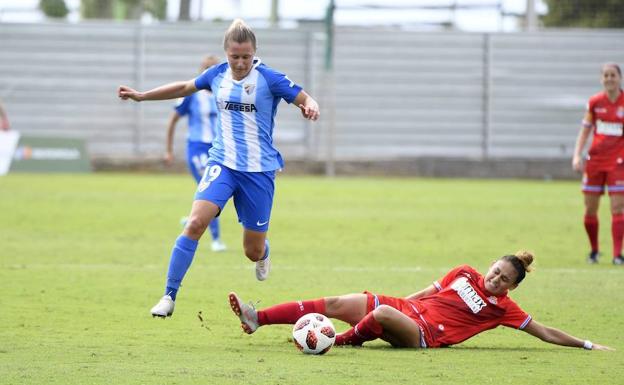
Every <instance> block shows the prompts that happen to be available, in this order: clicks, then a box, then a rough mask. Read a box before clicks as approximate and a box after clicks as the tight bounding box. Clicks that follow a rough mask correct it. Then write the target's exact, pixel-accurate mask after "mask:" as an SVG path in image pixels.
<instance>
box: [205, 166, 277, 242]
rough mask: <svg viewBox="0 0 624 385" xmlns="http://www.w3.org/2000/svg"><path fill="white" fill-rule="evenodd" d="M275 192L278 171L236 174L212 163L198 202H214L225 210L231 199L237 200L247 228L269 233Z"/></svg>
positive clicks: (240, 214) (240, 220)
mask: <svg viewBox="0 0 624 385" xmlns="http://www.w3.org/2000/svg"><path fill="white" fill-rule="evenodd" d="M274 191H275V171H265V172H243V171H236V170H232V169H231V168H227V167H225V166H224V165H222V164H221V163H218V162H215V161H212V160H211V161H210V162H208V167H207V168H206V171H205V173H204V176H203V178H202V180H201V181H200V182H199V185H198V186H197V192H196V193H195V200H204V201H209V202H212V203H214V204H216V205H217V206H219V209H221V210H223V208H224V207H225V204H226V203H227V201H228V200H229V199H230V197H234V207H235V208H236V213H237V214H238V221H239V222H240V223H241V224H242V225H243V227H244V228H245V229H247V230H253V231H260V232H266V231H268V230H269V220H270V219H271V208H272V207H273V192H274Z"/></svg>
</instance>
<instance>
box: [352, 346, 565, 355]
mask: <svg viewBox="0 0 624 385" xmlns="http://www.w3.org/2000/svg"><path fill="white" fill-rule="evenodd" d="M340 349H365V350H369V349H370V350H384V351H392V352H405V351H409V352H428V351H448V352H452V351H458V352H462V351H464V352H465V351H470V352H479V351H482V352H487V353H492V352H505V353H512V352H518V353H523V352H526V353H529V352H530V353H538V352H552V351H556V350H561V349H562V347H557V346H552V347H551V346H544V347H504V346H451V347H446V348H435V349H417V348H395V347H393V346H392V345H370V346H364V347H361V348H360V347H345V348H340Z"/></svg>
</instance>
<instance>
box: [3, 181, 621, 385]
mask: <svg viewBox="0 0 624 385" xmlns="http://www.w3.org/2000/svg"><path fill="white" fill-rule="evenodd" d="M193 192H194V185H193V183H192V181H191V180H190V178H189V177H188V176H186V175H176V176H163V175H137V174H95V175H40V174H16V175H9V176H6V177H3V178H1V179H0V281H1V282H2V283H3V285H2V286H3V288H2V292H1V295H0V325H1V326H2V327H1V328H0V382H1V383H2V384H55V383H56V384H104V383H106V384H146V383H155V384H319V383H320V384H332V385H333V384H405V383H424V384H428V383H435V384H461V383H470V384H487V383H497V384H498V383H512V384H514V383H515V384H526V383H530V384H586V383H593V384H608V383H613V384H616V383H620V384H621V383H622V378H624V368H623V366H622V364H621V363H622V362H623V361H624V338H623V337H622V330H624V321H623V319H624V294H623V284H624V267H621V266H619V267H618V266H612V265H611V264H610V262H609V260H610V253H611V245H610V232H609V228H610V217H609V213H608V204H606V203H607V202H606V200H605V201H604V202H603V207H602V209H601V237H600V240H601V246H602V249H603V254H604V256H603V260H602V261H601V264H599V265H597V266H589V265H587V264H585V261H584V257H585V255H586V252H587V251H588V246H587V240H586V236H585V233H584V231H583V228H582V222H581V217H582V197H581V194H580V192H579V184H578V183H577V182H541V181H493V180H487V181H483V180H428V179H424V180H423V179H387V178H366V179H363V178H353V179H351V178H338V179H333V180H329V179H323V178H313V177H285V176H281V177H278V179H277V189H276V202H275V205H274V210H273V217H272V220H271V229H270V233H269V238H270V240H271V247H272V249H271V250H272V254H271V257H272V261H273V270H272V273H271V277H270V279H269V280H268V281H266V282H257V281H256V280H255V278H254V271H253V266H254V265H253V264H252V263H250V262H248V261H247V260H246V258H244V256H243V254H242V247H241V229H240V225H239V224H238V223H237V221H236V219H235V215H234V211H233V206H232V204H231V202H230V203H229V204H228V207H227V208H226V210H225V212H224V214H223V216H222V232H223V238H224V241H225V242H226V244H227V245H228V247H229V250H228V251H227V252H225V253H220V254H215V253H212V252H211V251H210V247H209V244H210V243H209V242H208V238H205V239H204V241H203V242H202V243H200V247H199V249H198V252H197V254H196V257H195V260H194V262H193V266H192V267H191V269H190V270H189V273H188V274H187V277H186V279H185V281H184V287H183V288H182V289H181V290H180V293H179V296H178V301H177V304H176V306H177V308H176V312H175V315H174V316H173V317H172V318H171V319H167V320H160V319H152V318H151V316H150V315H149V308H150V307H151V306H152V305H153V304H154V303H155V302H156V301H157V300H158V298H159V297H160V296H161V295H162V290H163V285H164V280H165V274H166V270H167V266H168V259H169V253H170V250H171V247H172V245H173V242H174V239H175V238H176V236H177V235H178V234H179V232H180V231H181V228H180V224H179V219H180V217H181V216H183V215H186V214H187V213H188V211H189V209H190V203H191V201H192V197H193ZM521 248H526V249H530V250H532V251H534V252H535V253H536V255H537V260H536V265H537V266H536V267H537V270H536V271H535V272H534V273H531V274H529V275H528V277H527V279H526V280H525V281H524V282H523V283H522V284H521V286H520V287H519V288H518V289H517V290H516V291H515V292H512V297H513V298H514V299H515V300H516V301H517V302H518V303H519V304H520V305H521V306H522V307H523V308H524V309H525V310H526V311H527V312H529V313H530V314H531V315H532V316H533V317H534V318H535V319H536V320H538V321H541V322H543V323H545V324H547V325H550V326H555V327H559V328H561V329H563V330H566V331H568V332H570V333H572V334H574V335H576V336H578V337H581V338H589V339H591V340H593V341H595V342H599V343H603V344H607V345H611V346H612V347H615V348H617V349H618V351H617V352H614V353H604V352H588V351H583V350H581V349H571V348H563V347H558V346H554V345H549V344H545V343H543V342H541V341H539V340H537V339H535V338H533V337H531V336H530V335H528V334H526V333H524V332H518V331H514V330H511V329H507V328H498V329H496V330H493V331H489V332H485V333H483V334H481V335H478V336H477V337H475V338H473V339H471V340H469V341H467V342H465V343H463V344H460V345H457V346H455V347H451V348H447V349H432V350H405V349H393V348H391V347H390V346H389V345H387V344H385V343H383V342H381V341H376V342H373V343H368V344H366V345H365V347H364V348H334V349H332V350H331V351H330V352H329V353H328V354H327V355H325V356H318V357H317V356H305V355H303V354H301V353H299V352H298V351H297V350H296V348H295V347H294V345H293V344H292V342H291V341H290V340H289V338H290V335H291V328H290V326H274V327H266V328H261V329H260V330H259V331H258V332H256V334H254V335H253V336H248V335H245V334H243V332H242V331H241V330H240V328H239V326H238V320H237V318H235V317H234V316H233V315H232V314H231V311H230V309H229V306H228V303H227V293H228V292H229V291H231V290H235V291H237V292H238V293H239V294H240V295H241V296H242V297H243V298H244V299H246V300H247V299H250V300H251V299H253V300H261V303H260V307H263V306H267V305H271V304H275V303H277V302H283V301H287V300H295V299H305V298H317V297H320V296H327V295H335V294H344V293H350V292H361V291H363V290H371V291H374V292H378V293H384V294H389V295H396V296H401V295H407V294H409V293H412V292H414V291H417V290H419V289H421V288H423V287H425V286H427V285H429V284H430V283H431V281H432V280H434V279H437V278H439V277H441V276H442V275H443V274H444V273H445V272H446V271H447V270H449V269H450V268H452V267H454V266H456V265H458V264H462V263H469V264H471V265H473V266H475V267H476V268H477V269H479V270H480V271H482V272H485V271H486V269H487V267H488V266H489V264H490V263H491V262H492V261H493V260H494V259H495V258H496V257H498V256H500V255H502V254H505V253H513V252H515V251H516V250H518V249H521ZM200 312H201V318H202V319H203V321H200V319H199V317H198V314H199V313H200ZM336 326H337V328H338V330H339V331H342V330H344V329H345V325H344V324H341V323H336Z"/></svg>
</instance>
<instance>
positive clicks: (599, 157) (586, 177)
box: [572, 63, 624, 265]
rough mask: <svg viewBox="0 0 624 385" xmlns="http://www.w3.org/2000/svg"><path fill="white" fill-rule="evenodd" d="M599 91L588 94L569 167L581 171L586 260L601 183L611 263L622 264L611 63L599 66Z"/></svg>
mask: <svg viewBox="0 0 624 385" xmlns="http://www.w3.org/2000/svg"><path fill="white" fill-rule="evenodd" d="M601 74H602V76H601V83H602V86H603V87H604V90H603V91H602V92H599V93H597V94H596V95H594V96H592V97H591V98H589V103H587V111H586V112H585V117H584V119H583V126H582V127H581V129H580V131H579V134H578V137H577V139H576V146H575V148H574V157H573V158H572V167H573V168H574V170H576V171H579V172H583V194H584V196H585V218H584V224H585V231H586V232H587V236H588V237H589V242H590V245H591V252H590V253H589V257H588V259H587V261H588V262H589V263H598V251H599V248H598V206H599V204H600V196H601V195H602V194H604V190H605V185H606V186H607V189H608V191H609V198H610V201H611V237H612V240H613V259H612V262H613V264H614V265H624V258H622V239H623V238H624V92H622V88H621V86H622V70H621V69H620V67H619V66H618V65H617V64H615V63H607V64H605V65H603V66H602V72H601ZM592 133H593V135H594V136H593V140H592V143H591V146H590V148H589V152H588V154H587V158H586V159H585V164H583V160H582V157H581V152H582V151H583V149H584V148H585V144H586V143H587V139H588V137H589V135H590V134H592Z"/></svg>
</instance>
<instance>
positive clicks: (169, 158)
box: [163, 151, 173, 166]
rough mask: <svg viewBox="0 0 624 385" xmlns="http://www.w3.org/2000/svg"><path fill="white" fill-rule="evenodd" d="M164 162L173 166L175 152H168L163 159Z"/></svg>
mask: <svg viewBox="0 0 624 385" xmlns="http://www.w3.org/2000/svg"><path fill="white" fill-rule="evenodd" d="M163 161H164V162H165V165H167V166H171V165H172V164H173V152H171V151H167V152H166V153H165V156H164V157H163Z"/></svg>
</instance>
